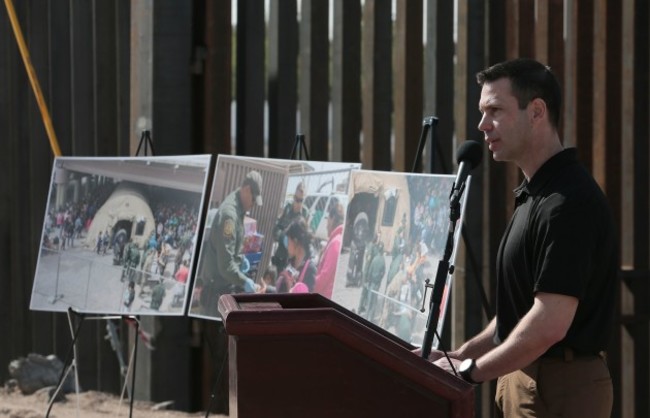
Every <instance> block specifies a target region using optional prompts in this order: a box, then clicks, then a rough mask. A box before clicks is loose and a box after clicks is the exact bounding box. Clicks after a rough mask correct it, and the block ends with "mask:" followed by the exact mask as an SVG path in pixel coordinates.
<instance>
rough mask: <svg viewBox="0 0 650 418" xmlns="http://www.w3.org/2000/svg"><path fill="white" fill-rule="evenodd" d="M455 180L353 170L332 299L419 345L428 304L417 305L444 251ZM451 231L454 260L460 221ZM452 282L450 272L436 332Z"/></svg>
mask: <svg viewBox="0 0 650 418" xmlns="http://www.w3.org/2000/svg"><path fill="white" fill-rule="evenodd" d="M453 183H454V176H450V175H431V174H404V173H395V172H380V171H366V170H359V171H356V172H353V173H352V175H351V179H350V187H349V201H348V208H347V216H346V221H345V228H344V231H343V246H342V250H341V255H340V257H339V259H338V269H337V272H336V279H335V281H334V292H333V295H332V300H334V301H335V302H337V303H339V304H340V305H342V306H344V307H346V308H348V309H349V310H351V311H352V312H355V313H356V314H358V315H360V316H362V317H363V318H365V319H367V320H369V321H370V322H372V323H374V324H375V325H378V326H379V327H381V328H383V329H385V330H387V331H389V332H391V333H393V334H394V335H396V336H398V337H400V338H401V339H403V340H404V341H406V342H409V343H411V344H413V345H416V346H419V345H421V344H422V341H423V337H424V332H425V328H426V322H427V317H428V309H427V310H426V311H425V312H421V309H422V308H423V307H424V308H425V309H426V308H428V302H429V295H430V292H428V293H427V295H426V298H425V289H426V287H425V284H426V280H427V279H429V280H430V281H431V282H433V281H434V279H435V277H436V271H437V266H438V261H439V260H440V259H441V258H442V257H443V254H444V250H445V245H446V238H447V235H448V225H449V212H450V207H449V195H450V191H451V189H452V185H453ZM468 189H469V182H468V183H467V190H468ZM467 190H466V192H465V194H464V196H467V194H468V193H467ZM464 199H465V197H463V200H464ZM464 207H465V204H464V202H463V204H462V208H464ZM461 224H462V213H461V218H460V220H459V224H458V225H461ZM455 232H456V233H455V234H454V241H453V248H454V250H453V255H452V258H451V262H452V263H453V260H454V256H455V252H456V250H455V249H456V247H457V245H458V240H459V239H460V228H457V230H456V231H455ZM450 282H451V276H448V277H447V282H446V284H445V291H444V295H443V298H442V305H441V308H440V321H439V323H438V325H439V326H438V333H440V330H441V328H442V324H443V323H444V315H445V311H446V308H447V300H448V296H449V292H448V287H449V284H450Z"/></svg>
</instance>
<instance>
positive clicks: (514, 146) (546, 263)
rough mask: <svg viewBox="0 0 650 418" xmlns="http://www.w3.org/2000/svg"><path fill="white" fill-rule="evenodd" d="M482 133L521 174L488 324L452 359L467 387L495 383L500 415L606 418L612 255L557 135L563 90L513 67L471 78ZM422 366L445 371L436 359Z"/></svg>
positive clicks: (603, 209)
mask: <svg viewBox="0 0 650 418" xmlns="http://www.w3.org/2000/svg"><path fill="white" fill-rule="evenodd" d="M477 80H478V83H479V84H480V85H481V86H482V90H481V98H480V102H479V110H480V111H481V113H482V119H481V122H480V124H479V126H478V128H479V130H481V131H482V132H483V133H484V137H485V142H486V143H487V144H488V148H489V149H490V151H492V156H493V158H494V160H495V161H512V162H514V163H515V164H517V166H518V167H519V168H520V169H521V171H522V172H523V175H524V177H525V179H524V181H523V183H522V184H521V185H520V186H519V187H518V188H517V189H515V206H516V208H515V212H514V214H513V216H512V219H511V220H510V224H509V225H508V227H507V229H506V231H505V233H504V236H503V238H502V241H501V245H500V247H499V251H498V254H497V265H496V271H497V286H496V300H497V305H496V316H495V318H494V319H493V320H492V321H491V322H490V323H489V325H488V326H487V327H486V329H485V330H483V331H482V332H481V333H480V334H479V335H477V336H475V337H474V338H472V339H470V340H469V341H467V342H466V343H465V344H463V345H462V346H461V347H460V348H458V349H457V350H455V351H453V352H451V353H450V356H451V358H452V362H453V363H454V366H455V367H456V368H457V369H458V370H459V371H460V374H461V376H462V377H463V378H464V379H465V380H468V381H470V382H472V383H475V382H484V381H488V380H491V379H495V378H498V382H497V391H496V408H497V415H498V416H518V417H532V416H536V417H538V416H564V417H583V416H585V417H587V416H588V417H609V416H610V413H611V408H612V397H613V395H612V392H613V391H612V383H611V378H610V375H609V371H608V369H607V365H606V364H605V361H604V355H603V352H604V350H605V349H606V347H607V345H608V342H609V340H610V337H611V336H612V333H613V328H614V317H615V300H616V294H617V286H618V283H617V280H616V270H617V255H616V254H617V249H616V245H615V234H614V227H613V221H612V217H611V214H610V211H609V208H608V205H607V202H606V199H605V197H604V195H603V193H602V192H601V190H600V188H599V187H598V185H597V184H596V182H595V181H594V180H593V178H592V177H591V176H590V175H589V174H588V172H587V171H586V170H585V169H584V168H583V167H582V166H581V165H580V164H579V163H578V161H577V159H576V151H575V150H574V149H564V148H563V146H562V142H561V141H560V138H559V135H558V126H559V117H560V103H561V89H560V86H559V84H558V82H557V80H556V78H555V76H554V75H553V74H552V73H551V71H550V69H549V68H548V67H545V66H544V65H542V64H540V63H538V62H536V61H533V60H528V59H517V60H513V61H508V62H504V63H500V64H497V65H495V66H493V67H490V68H488V69H486V70H484V71H482V72H480V73H478V75H477ZM430 359H433V360H436V359H437V361H436V364H437V365H439V366H440V367H443V368H445V369H446V370H448V371H449V370H451V367H450V365H449V364H448V362H447V360H446V359H444V358H441V353H440V352H439V351H434V352H433V353H432V355H431V356H430Z"/></svg>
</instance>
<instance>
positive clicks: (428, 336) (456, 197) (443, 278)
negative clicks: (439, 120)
mask: <svg viewBox="0 0 650 418" xmlns="http://www.w3.org/2000/svg"><path fill="white" fill-rule="evenodd" d="M464 190H465V183H464V182H463V183H462V184H461V185H460V186H459V187H457V185H456V184H454V185H453V186H452V189H451V194H450V196H449V229H448V232H447V242H446V244H445V252H444V254H443V257H442V259H441V260H440V261H439V262H438V270H437V272H436V278H435V281H434V282H433V284H429V279H426V280H425V283H426V284H425V290H424V298H423V300H424V299H426V293H427V291H428V290H429V289H432V293H431V298H430V299H429V318H428V319H427V326H426V329H425V332H424V341H423V344H422V358H424V359H428V358H429V354H431V346H432V345H433V337H434V335H435V333H436V328H437V327H438V319H439V318H440V306H441V305H442V295H443V293H444V291H445V284H447V276H448V275H450V274H453V273H454V266H453V265H450V264H449V260H450V259H451V253H452V251H453V248H454V235H455V233H456V223H457V222H458V219H460V198H461V196H462V195H463V191H464ZM421 312H424V308H422V309H421Z"/></svg>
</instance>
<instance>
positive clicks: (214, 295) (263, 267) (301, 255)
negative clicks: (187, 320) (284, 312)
mask: <svg viewBox="0 0 650 418" xmlns="http://www.w3.org/2000/svg"><path fill="white" fill-rule="evenodd" d="M359 167H360V165H359V164H349V163H330V162H315V161H297V160H279V159H262V158H252V157H236V156H225V155H220V156H219V157H218V159H217V165H216V168H215V173H214V180H213V182H212V185H213V186H212V191H211V193H210V199H209V205H208V211H207V216H206V221H205V227H204V231H203V239H202V242H201V249H200V255H199V261H198V265H197V275H196V279H195V281H194V287H193V290H192V300H191V304H190V310H189V315H190V316H196V317H200V318H206V319H214V320H220V319H221V317H220V316H219V312H218V306H217V303H218V300H219V297H220V296H221V295H223V294H230V293H300V292H318V293H321V294H323V295H325V296H326V297H331V295H332V290H333V285H334V275H335V273H336V265H337V260H338V256H339V252H340V243H341V234H342V225H343V222H344V220H345V213H346V209H347V202H348V185H349V181H350V173H351V172H352V171H353V170H356V169H358V168H359Z"/></svg>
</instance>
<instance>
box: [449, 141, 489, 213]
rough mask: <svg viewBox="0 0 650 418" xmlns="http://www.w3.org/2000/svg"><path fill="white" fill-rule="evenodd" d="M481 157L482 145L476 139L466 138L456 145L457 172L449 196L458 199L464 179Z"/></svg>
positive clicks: (463, 188) (463, 186) (462, 188)
mask: <svg viewBox="0 0 650 418" xmlns="http://www.w3.org/2000/svg"><path fill="white" fill-rule="evenodd" d="M482 157H483V147H482V146H481V144H480V143H479V142H477V141H473V140H467V141H465V142H464V143H463V145H461V146H460V147H458V151H457V152H456V162H457V163H458V173H457V174H456V180H455V181H454V186H453V187H452V189H451V198H452V199H454V198H455V199H458V200H460V196H461V195H462V194H463V190H465V181H466V180H467V176H468V175H469V173H470V171H472V170H473V169H474V168H475V167H476V166H477V165H479V163H480V162H481V158H482Z"/></svg>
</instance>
